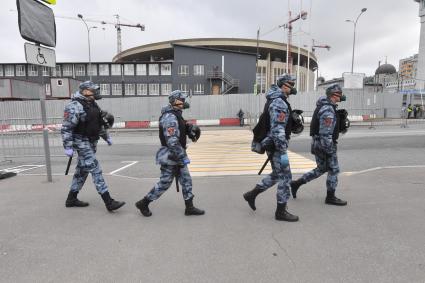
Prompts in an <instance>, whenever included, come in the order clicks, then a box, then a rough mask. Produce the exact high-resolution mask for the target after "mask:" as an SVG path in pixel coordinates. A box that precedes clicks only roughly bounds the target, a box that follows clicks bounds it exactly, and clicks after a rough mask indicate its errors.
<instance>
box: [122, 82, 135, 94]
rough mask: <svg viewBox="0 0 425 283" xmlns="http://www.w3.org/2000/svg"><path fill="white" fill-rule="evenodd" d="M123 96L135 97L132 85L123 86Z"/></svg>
mask: <svg viewBox="0 0 425 283" xmlns="http://www.w3.org/2000/svg"><path fill="white" fill-rule="evenodd" d="M124 91H125V95H136V90H135V88H134V84H125V89H124Z"/></svg>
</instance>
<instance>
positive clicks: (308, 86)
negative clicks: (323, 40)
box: [307, 39, 331, 91]
mask: <svg viewBox="0 0 425 283" xmlns="http://www.w3.org/2000/svg"><path fill="white" fill-rule="evenodd" d="M311 42H312V43H311V51H312V52H313V53H314V51H316V48H326V49H327V50H328V51H329V50H330V49H331V47H330V46H329V45H327V44H318V45H317V44H315V43H314V39H312V40H311ZM307 60H308V61H307V62H308V63H307V64H308V65H307V69H308V70H310V52H308V59H307ZM316 71H317V77H319V66H317V70H316ZM309 75H310V72H307V91H309V90H310V81H309Z"/></svg>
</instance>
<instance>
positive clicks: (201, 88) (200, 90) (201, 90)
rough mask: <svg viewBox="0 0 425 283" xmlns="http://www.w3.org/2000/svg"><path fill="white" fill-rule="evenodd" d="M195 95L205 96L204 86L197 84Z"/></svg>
mask: <svg viewBox="0 0 425 283" xmlns="http://www.w3.org/2000/svg"><path fill="white" fill-rule="evenodd" d="M193 94H204V84H203V83H197V84H195V85H194V88H193Z"/></svg>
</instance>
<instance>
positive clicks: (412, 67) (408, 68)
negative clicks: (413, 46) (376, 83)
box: [398, 54, 418, 80]
mask: <svg viewBox="0 0 425 283" xmlns="http://www.w3.org/2000/svg"><path fill="white" fill-rule="evenodd" d="M417 68H418V54H415V55H413V56H410V57H408V58H403V59H400V63H399V66H398V70H399V76H400V79H403V80H406V79H415V78H416V76H417Z"/></svg>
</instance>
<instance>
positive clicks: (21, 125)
mask: <svg viewBox="0 0 425 283" xmlns="http://www.w3.org/2000/svg"><path fill="white" fill-rule="evenodd" d="M0 121H1V124H2V129H1V131H0V145H1V151H0V154H1V156H2V159H3V161H7V160H11V159H14V158H17V157H44V148H43V124H42V121H41V118H36V119H34V118H7V119H1V120H0ZM47 123H48V124H47V128H48V131H49V145H50V153H51V155H52V156H55V155H59V154H61V153H62V140H61V136H60V125H61V123H62V118H61V117H55V118H48V120H47Z"/></svg>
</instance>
